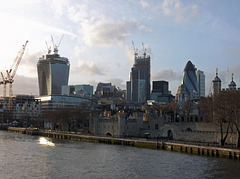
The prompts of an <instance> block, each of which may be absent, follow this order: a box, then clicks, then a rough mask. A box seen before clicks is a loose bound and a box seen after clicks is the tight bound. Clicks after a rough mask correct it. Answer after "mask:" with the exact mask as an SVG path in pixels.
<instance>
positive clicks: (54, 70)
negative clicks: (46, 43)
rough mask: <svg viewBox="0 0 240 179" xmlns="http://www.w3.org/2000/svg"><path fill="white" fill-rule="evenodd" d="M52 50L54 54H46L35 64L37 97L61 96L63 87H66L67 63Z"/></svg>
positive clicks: (66, 60)
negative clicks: (37, 85) (37, 87)
mask: <svg viewBox="0 0 240 179" xmlns="http://www.w3.org/2000/svg"><path fill="white" fill-rule="evenodd" d="M57 52H58V51H57V49H55V50H54V54H50V53H48V54H47V55H45V56H44V55H43V56H42V57H40V58H39V60H38V62H37V70H38V84H39V95H40V96H45V95H61V89H62V86H63V85H68V77H69V67H70V64H69V61H68V59H67V58H65V57H60V55H59V54H58V53H57Z"/></svg>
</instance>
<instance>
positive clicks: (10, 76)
mask: <svg viewBox="0 0 240 179" xmlns="http://www.w3.org/2000/svg"><path fill="white" fill-rule="evenodd" d="M27 43H28V41H26V43H25V44H24V45H23V46H22V48H21V50H20V51H19V52H18V55H17V57H16V58H15V60H14V62H13V64H12V66H11V67H10V69H9V70H6V72H7V80H6V83H9V110H11V104H12V95H13V91H12V83H13V81H14V80H13V79H14V76H15V74H16V72H17V69H18V66H19V64H20V62H21V60H22V57H23V54H24V51H25V48H26V46H27Z"/></svg>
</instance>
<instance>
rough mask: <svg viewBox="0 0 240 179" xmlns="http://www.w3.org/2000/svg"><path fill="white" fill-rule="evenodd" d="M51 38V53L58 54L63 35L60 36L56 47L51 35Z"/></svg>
mask: <svg viewBox="0 0 240 179" xmlns="http://www.w3.org/2000/svg"><path fill="white" fill-rule="evenodd" d="M51 38H52V44H53V52H54V54H58V47H59V46H60V44H61V42H62V39H63V35H62V37H61V39H60V41H59V43H58V45H56V44H55V43H54V40H53V36H52V35H51Z"/></svg>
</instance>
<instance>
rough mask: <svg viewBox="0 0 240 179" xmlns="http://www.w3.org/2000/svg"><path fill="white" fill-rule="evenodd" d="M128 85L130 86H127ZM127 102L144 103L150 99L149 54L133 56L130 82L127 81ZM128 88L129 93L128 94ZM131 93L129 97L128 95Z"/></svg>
mask: <svg viewBox="0 0 240 179" xmlns="http://www.w3.org/2000/svg"><path fill="white" fill-rule="evenodd" d="M129 85H130V86H129ZM127 90H128V91H127V96H128V99H129V100H130V101H129V100H128V101H129V102H132V103H145V102H146V101H147V100H149V99H150V56H149V55H148V56H146V54H145V53H144V54H143V56H137V55H136V56H135V63H134V65H133V67H132V69H131V73H130V84H129V83H128V82H127ZM129 90H130V94H129ZM129 95H131V97H130V96H129Z"/></svg>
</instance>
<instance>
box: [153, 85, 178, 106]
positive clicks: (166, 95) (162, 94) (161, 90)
mask: <svg viewBox="0 0 240 179" xmlns="http://www.w3.org/2000/svg"><path fill="white" fill-rule="evenodd" d="M150 96H151V100H154V101H155V102H157V103H167V102H169V101H171V100H173V99H174V96H173V95H172V94H171V91H169V89H168V82H167V81H153V90H152V93H151V94H150Z"/></svg>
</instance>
